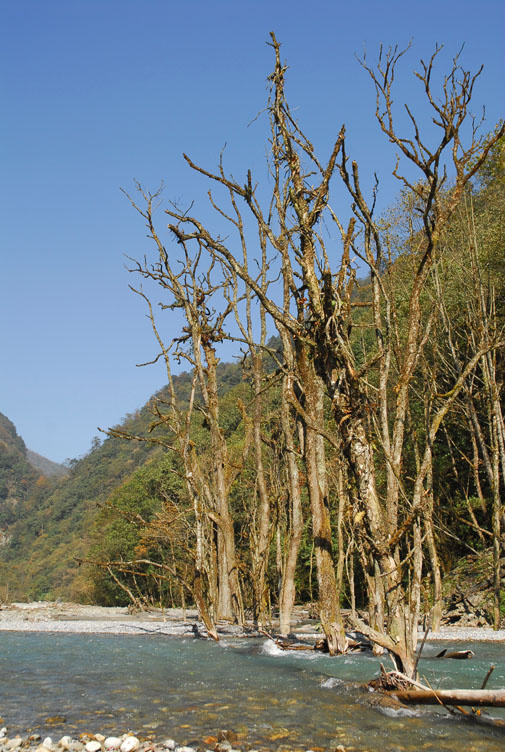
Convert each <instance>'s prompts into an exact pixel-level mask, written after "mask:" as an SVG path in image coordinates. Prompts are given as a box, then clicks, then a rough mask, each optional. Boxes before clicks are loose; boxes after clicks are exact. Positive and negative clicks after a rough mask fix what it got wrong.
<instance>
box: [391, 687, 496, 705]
mask: <svg viewBox="0 0 505 752" xmlns="http://www.w3.org/2000/svg"><path fill="white" fill-rule="evenodd" d="M394 694H395V696H396V697H397V698H398V699H399V700H400V701H401V702H412V703H415V704H418V705H440V704H442V705H471V706H472V707H479V708H484V707H489V708H505V689H497V690H494V689H436V690H435V689H417V688H416V689H407V690H395V692H394Z"/></svg>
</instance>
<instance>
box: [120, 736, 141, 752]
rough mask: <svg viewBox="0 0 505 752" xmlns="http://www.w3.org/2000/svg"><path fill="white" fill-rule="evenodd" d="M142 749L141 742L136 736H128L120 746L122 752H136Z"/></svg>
mask: <svg viewBox="0 0 505 752" xmlns="http://www.w3.org/2000/svg"><path fill="white" fill-rule="evenodd" d="M139 747H140V741H139V740H138V739H137V737H136V736H127V737H126V739H125V740H124V742H123V743H122V744H121V746H120V748H119V749H120V750H121V752H136V750H137V749H138V748H139Z"/></svg>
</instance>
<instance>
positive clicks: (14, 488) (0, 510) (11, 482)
mask: <svg viewBox="0 0 505 752" xmlns="http://www.w3.org/2000/svg"><path fill="white" fill-rule="evenodd" d="M39 475H40V472H37V470H36V469H35V468H34V467H33V465H32V464H31V463H30V462H29V459H28V456H27V450H26V446H25V443H24V441H23V439H22V438H21V437H20V436H18V434H17V431H16V427H15V426H14V424H13V423H12V422H11V421H10V420H9V419H8V418H7V417H6V416H5V415H3V414H2V413H0V530H4V529H5V528H6V526H8V525H10V524H11V523H12V522H13V521H14V520H15V519H16V517H17V516H18V513H19V512H18V510H19V508H20V505H21V504H22V502H23V501H24V500H25V499H26V498H27V496H29V494H30V492H31V490H32V489H33V487H34V485H35V483H36V481H37V479H38V478H39Z"/></svg>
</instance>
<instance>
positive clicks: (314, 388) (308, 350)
mask: <svg viewBox="0 0 505 752" xmlns="http://www.w3.org/2000/svg"><path fill="white" fill-rule="evenodd" d="M272 47H273V50H274V53H275V68H274V71H273V73H272V75H271V76H270V79H269V80H270V87H271V88H270V96H269V100H268V106H267V111H268V114H269V124H270V131H269V147H270V151H269V157H268V172H269V181H268V186H269V188H268V190H269V193H268V195H267V193H266V192H265V189H263V188H262V187H261V186H259V185H257V183H256V182H255V179H254V178H253V175H252V174H251V172H248V174H247V175H246V176H245V178H244V180H243V181H242V182H240V181H237V180H235V179H234V178H232V177H230V176H228V174H227V173H226V172H225V168H224V166H223V163H222V161H221V162H220V164H219V166H218V169H217V171H216V172H210V171H208V170H207V169H204V168H203V167H200V166H198V165H195V164H194V163H193V162H192V161H191V159H190V158H189V157H186V161H187V162H188V165H189V167H190V168H191V169H192V170H194V171H195V173H197V174H198V175H199V176H201V177H203V178H205V179H207V180H208V181H209V182H210V186H211V191H209V198H210V202H211V205H212V207H213V209H214V210H215V211H216V216H217V219H218V220H219V222H220V223H221V225H222V229H220V230H219V231H217V230H215V229H214V226H215V225H216V223H215V222H214V220H212V222H209V221H208V222H203V221H201V220H200V219H199V218H198V217H197V216H191V213H190V211H182V210H179V209H178V207H177V206H174V205H170V206H169V208H168V209H167V210H166V216H167V218H168V222H169V224H168V235H167V238H166V239H165V238H164V233H163V231H162V230H161V229H159V228H158V227H157V226H156V224H155V221H154V217H153V212H154V210H155V208H156V205H157V203H158V199H159V196H158V194H150V193H148V192H146V191H145V190H144V189H143V188H142V187H141V186H137V188H138V198H136V197H132V198H131V199H130V200H131V202H132V204H133V206H134V207H135V209H136V210H137V211H138V212H139V214H140V215H141V217H142V218H143V220H144V221H145V223H146V226H147V228H148V233H149V236H150V237H151V239H152V241H153V249H154V255H153V256H152V257H151V258H149V256H146V257H145V258H144V260H143V261H141V262H136V263H135V264H134V268H133V269H132V273H133V274H136V275H137V276H138V277H139V278H140V279H141V280H142V283H143V286H140V285H138V286H135V285H133V286H132V289H133V290H134V292H136V293H137V294H138V295H139V296H141V297H142V298H143V299H144V301H145V304H146V306H147V311H148V315H149V317H150V319H151V323H152V327H153V332H154V336H155V338H156V341H157V343H158V346H159V354H158V355H157V357H156V358H155V360H159V359H161V360H162V361H163V362H164V364H165V367H166V374H167V382H168V389H167V392H166V394H163V395H160V396H158V397H157V398H155V399H154V400H153V401H152V404H151V413H152V422H151V424H150V426H149V430H148V431H147V432H145V433H144V432H135V431H131V430H128V429H123V428H120V429H115V430H112V431H111V432H110V433H111V435H113V436H114V437H117V438H123V439H129V440H133V441H136V442H139V443H140V444H147V445H152V446H155V447H156V448H157V449H158V450H159V454H157V455H156V458H155V459H153V461H152V463H151V464H149V465H147V466H146V467H144V468H143V469H142V470H141V471H139V472H138V473H137V474H135V476H134V477H133V478H132V479H130V480H129V481H128V482H127V483H126V485H124V486H123V487H121V489H119V491H117V492H116V493H115V494H114V495H113V496H112V497H111V498H110V499H109V501H108V502H107V505H106V509H105V510H104V511H103V513H102V518H101V522H100V530H101V531H103V529H104V526H105V530H106V535H105V536H104V535H102V534H101V533H100V542H99V543H98V542H97V544H96V549H95V562H96V564H95V566H96V567H97V568H98V569H97V570H96V571H97V572H102V573H105V574H106V577H105V579H104V577H103V576H102V575H98V574H96V582H97V588H98V589H99V591H100V593H101V597H103V598H105V599H107V598H109V599H114V598H117V597H118V594H119V593H123V594H125V595H127V596H128V597H129V598H130V599H131V600H133V601H134V602H138V603H141V602H142V601H145V600H146V599H147V600H150V601H155V602H161V603H173V602H180V601H184V600H185V599H189V600H191V601H192V602H193V603H195V604H196V605H197V606H198V608H199V611H200V613H201V616H202V618H203V619H204V621H205V623H206V625H207V628H208V630H209V632H210V634H212V635H214V636H216V630H215V621H216V620H217V619H222V618H225V619H235V620H236V621H237V622H239V623H242V622H243V620H244V618H245V615H246V613H250V614H251V615H252V616H253V618H254V619H255V620H256V621H257V622H258V623H263V622H264V621H265V620H266V619H267V616H268V611H269V609H270V608H271V607H272V606H275V607H276V608H277V609H278V610H279V615H280V624H281V631H282V632H283V633H287V632H288V631H289V627H290V619H291V612H292V608H293V604H294V602H295V599H296V598H297V597H299V596H300V593H301V592H302V591H303V595H304V596H307V594H308V593H309V592H310V595H311V596H314V597H317V604H318V613H319V618H320V621H321V625H322V628H323V630H324V633H325V637H326V641H327V644H328V648H329V650H330V652H331V653H335V652H338V651H345V650H346V647H347V641H346V635H345V631H344V628H343V624H342V618H341V612H340V609H341V607H342V604H343V603H345V604H346V605H349V606H350V608H351V619H352V622H353V623H354V625H355V626H356V627H357V628H359V629H360V630H361V631H362V632H364V633H365V634H366V635H368V636H369V637H370V639H371V640H372V641H373V642H374V644H375V645H376V647H377V649H389V651H390V652H391V654H392V655H393V657H394V659H395V661H396V663H397V666H398V667H399V668H400V669H401V670H404V671H406V672H407V673H412V672H413V670H414V651H415V644H416V636H417V626H418V622H419V619H420V614H421V610H422V609H424V610H429V611H430V612H431V618H432V620H433V623H434V625H435V626H436V625H437V624H438V622H439V619H440V615H441V605H442V577H443V568H444V564H445V563H446V562H448V561H450V560H451V557H459V556H462V555H465V553H466V552H467V551H468V550H473V551H483V550H485V549H487V548H488V547H491V549H492V552H493V553H492V573H493V578H494V602H493V604H492V607H491V610H492V618H493V621H494V624H495V626H498V624H499V622H500V618H501V611H500V609H501V605H502V604H501V596H500V586H501V581H500V575H501V573H500V559H501V556H502V528H503V520H502V506H501V493H502V490H503V485H504V481H505V431H504V422H503V410H502V394H501V390H502V381H503V345H504V338H503V324H504V322H503V310H504V309H503V296H504V283H503V279H504V278H505V277H504V275H503V271H504V269H503V267H504V246H503V217H504V213H503V208H504V207H503V201H504V190H503V188H504V164H503V163H504V138H503V134H504V127H503V125H499V126H498V127H497V128H496V130H495V132H493V133H491V134H489V135H487V136H482V137H479V136H478V134H477V131H476V129H475V128H474V121H473V120H472V118H471V116H470V114H469V105H470V100H471V96H472V92H473V87H474V84H475V82H476V78H477V76H471V74H470V73H468V72H466V71H464V70H462V69H461V68H460V66H459V63H458V60H457V59H456V60H455V62H454V65H453V67H452V69H451V70H450V71H449V72H448V73H447V74H446V75H445V76H443V77H442V78H441V82H440V84H439V85H438V86H437V84H436V83H435V80H436V78H437V72H436V69H435V65H436V62H437V59H438V52H436V53H435V54H434V55H433V56H432V58H431V59H430V60H429V61H428V62H427V63H424V62H423V61H421V64H420V68H419V70H418V73H417V74H416V75H417V77H418V79H419V80H420V82H421V85H422V86H421V88H422V90H423V91H424V94H425V102H424V104H425V106H426V107H427V108H429V109H430V111H431V115H432V128H431V130H430V132H429V135H426V137H425V136H424V135H423V132H422V128H421V125H420V124H419V123H418V122H417V121H416V120H415V118H414V117H413V115H412V114H411V112H412V111H411V109H409V108H407V114H408V117H409V119H410V130H408V129H407V131H406V132H403V131H402V130H401V128H399V127H397V124H396V112H395V109H394V107H393V94H392V92H393V90H394V77H395V71H396V68H397V66H398V64H399V63H400V61H401V59H402V57H403V54H404V53H403V52H398V50H396V49H395V50H391V51H390V52H388V53H381V56H380V58H379V61H378V64H377V67H375V68H372V67H369V65H368V63H367V62H366V61H363V68H364V71H365V73H367V74H368V75H369V76H370V77H371V80H372V82H373V84H374V86H375V90H376V94H377V108H376V118H377V120H378V124H379V127H380V129H381V130H382V132H383V133H384V135H385V138H386V140H387V141H388V142H389V143H392V144H393V145H394V147H395V149H396V151H397V155H398V161H397V163H396V166H395V167H394V173H393V174H394V175H395V177H397V178H398V180H399V182H400V186H401V192H400V197H399V200H398V202H397V204H396V205H395V206H394V207H392V209H391V211H390V212H388V213H386V214H385V215H378V213H377V211H376V199H377V195H376V194H377V185H375V187H374V188H373V190H372V191H371V192H370V196H367V195H366V194H365V192H364V190H363V189H362V183H361V180H360V177H361V172H360V168H359V166H358V164H357V163H356V162H355V161H353V160H352V159H351V157H349V156H348V153H347V148H348V147H347V141H346V134H345V128H344V127H342V129H341V130H340V132H339V134H338V136H337V138H336V141H335V144H334V147H333V149H332V152H331V154H330V156H329V158H328V160H327V161H325V162H322V161H320V159H319V157H318V156H317V155H316V152H315V149H314V147H313V145H312V143H311V142H310V141H309V140H308V138H307V137H306V136H305V134H304V133H303V131H302V130H301V128H300V126H299V125H298V123H297V122H296V120H295V119H294V116H293V114H292V112H291V111H290V109H289V105H288V103H287V101H286V97H285V88H284V76H285V72H286V67H285V66H284V64H283V63H282V61H281V57H280V48H279V45H278V43H277V41H276V40H275V37H274V36H273V35H272ZM423 122H424V119H423ZM342 191H344V192H345V193H346V194H347V196H348V198H349V204H348V206H344V205H343V203H342V200H341V198H339V201H338V204H334V203H333V197H334V195H336V194H337V192H338V195H339V196H341V195H342ZM218 233H219V234H218ZM358 269H359V275H363V274H365V275H366V282H361V283H360V282H359V281H358V276H359V275H358ZM363 270H365V271H363ZM156 290H159V292H160V294H161V299H160V300H159V303H160V308H158V307H157V306H155V302H156V295H157V293H156ZM175 314H177V316H181V315H182V317H183V319H184V323H183V324H182V327H181V329H180V331H178V332H177V334H176V336H175V337H173V335H171V336H170V339H168V340H165V338H164V336H163V332H164V331H165V330H166V329H168V330H169V331H170V329H171V321H173V318H174V315H175ZM273 332H275V336H276V339H275V340H273V341H272V340H271V335H272V333H273ZM228 341H234V342H235V343H238V344H239V346H240V348H241V352H242V369H243V378H242V381H241V383H240V384H237V385H235V386H234V387H233V389H232V390H230V391H228V392H226V393H223V391H222V390H220V388H219V377H218V367H219V357H220V353H221V351H222V347H223V343H226V342H228ZM174 362H177V363H178V364H180V363H181V362H184V363H186V364H187V366H188V372H189V377H188V378H189V380H188V381H187V383H186V387H187V388H186V392H185V394H184V395H183V396H182V395H181V394H180V393H179V391H178V385H177V382H176V380H175V379H174V377H173V365H174ZM104 542H105V543H106V545H102V543H104ZM427 578H428V580H429V582H430V583H431V584H430V587H429V590H427V589H426V582H427ZM358 608H361V609H363V608H365V609H366V610H367V612H368V618H367V619H366V620H363V619H362V618H360V615H359V613H358Z"/></svg>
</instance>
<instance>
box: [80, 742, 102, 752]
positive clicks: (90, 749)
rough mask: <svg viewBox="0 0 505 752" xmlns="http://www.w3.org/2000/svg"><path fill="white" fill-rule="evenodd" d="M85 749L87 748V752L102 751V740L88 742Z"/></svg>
mask: <svg viewBox="0 0 505 752" xmlns="http://www.w3.org/2000/svg"><path fill="white" fill-rule="evenodd" d="M84 749H85V750H86V752H100V751H101V749H102V745H101V743H100V742H97V741H96V740H95V741H92V742H88V743H87V744H86V746H85V747H84Z"/></svg>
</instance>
